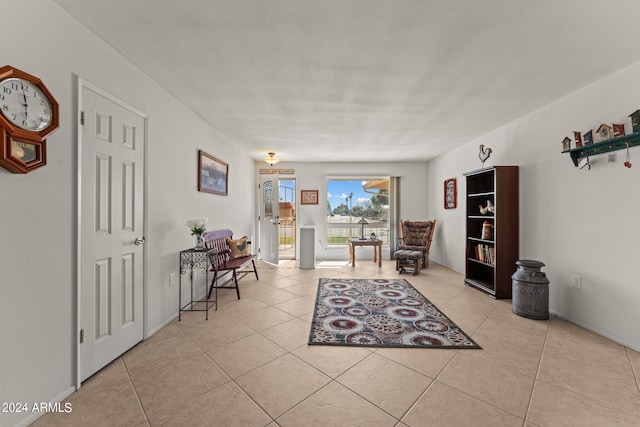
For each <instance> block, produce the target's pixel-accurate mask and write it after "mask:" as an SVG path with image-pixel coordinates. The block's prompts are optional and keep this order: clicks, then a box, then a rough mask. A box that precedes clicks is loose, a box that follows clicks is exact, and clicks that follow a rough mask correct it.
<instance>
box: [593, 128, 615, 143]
mask: <svg viewBox="0 0 640 427" xmlns="http://www.w3.org/2000/svg"><path fill="white" fill-rule="evenodd" d="M612 137H613V128H612V127H611V126H609V125H608V124H606V123H603V124H601V125H600V126H599V127H598V130H596V136H595V141H594V142H602V141H608V140H610V139H611V138H612Z"/></svg>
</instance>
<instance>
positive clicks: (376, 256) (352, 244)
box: [349, 239, 382, 267]
mask: <svg viewBox="0 0 640 427" xmlns="http://www.w3.org/2000/svg"><path fill="white" fill-rule="evenodd" d="M356 246H373V262H376V261H378V267H382V240H370V239H364V240H362V239H351V240H349V262H351V267H355V266H356Z"/></svg>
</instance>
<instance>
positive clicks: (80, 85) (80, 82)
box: [74, 75, 149, 390]
mask: <svg viewBox="0 0 640 427" xmlns="http://www.w3.org/2000/svg"><path fill="white" fill-rule="evenodd" d="M74 78H75V79H76V83H77V84H76V90H77V93H76V118H75V120H76V135H75V138H74V139H75V140H76V147H75V155H76V171H75V172H76V173H75V180H76V218H75V226H76V248H75V249H76V257H75V263H76V268H75V290H76V292H75V298H76V318H75V330H76V331H75V332H76V333H75V347H76V360H75V368H76V370H75V371H76V390H78V389H80V387H81V385H82V384H81V383H82V381H81V378H82V373H81V366H80V365H81V363H82V358H81V349H80V333H81V332H80V330H81V329H82V280H81V279H82V262H81V260H82V230H81V226H82V204H83V202H84V201H83V200H82V179H81V178H82V122H81V112H82V110H83V105H82V93H83V90H84V89H85V88H86V89H89V90H91V91H93V92H96V93H97V94H98V95H100V96H102V97H104V98H106V99H108V100H109V101H111V102H113V103H115V104H118V105H119V106H121V107H123V108H125V109H127V110H130V111H131V112H133V113H135V114H137V115H139V116H140V117H142V118H143V119H144V131H145V132H144V139H143V141H142V144H143V148H144V156H143V164H144V173H143V183H142V185H143V188H144V189H145V191H144V195H143V199H142V205H143V210H144V213H143V215H142V221H143V226H142V231H143V235H144V236H147V231H148V222H149V221H148V212H149V209H148V191H147V183H148V164H149V150H148V149H147V148H148V140H149V116H148V115H147V114H146V113H144V112H142V111H140V110H138V109H137V108H135V107H133V106H132V105H130V104H128V103H127V102H125V101H123V100H121V99H120V98H117V97H115V96H114V95H112V94H110V93H109V92H106V91H105V90H103V89H101V88H100V87H98V86H96V85H94V84H93V83H90V82H89V81H87V80H85V79H83V78H82V77H80V76H77V75H74ZM148 256H149V254H148V251H147V250H146V248H145V247H143V250H142V338H143V340H144V339H147V338H148V336H147V317H148V316H147V311H148V310H147V307H148V303H147V298H148V297H147V266H148Z"/></svg>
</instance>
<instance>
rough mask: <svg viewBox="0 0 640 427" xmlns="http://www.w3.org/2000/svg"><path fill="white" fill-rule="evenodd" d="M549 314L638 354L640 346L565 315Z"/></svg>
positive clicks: (552, 312)
mask: <svg viewBox="0 0 640 427" xmlns="http://www.w3.org/2000/svg"><path fill="white" fill-rule="evenodd" d="M549 312H550V313H551V314H553V315H555V316H557V317H559V318H561V319H562V320H566V321H567V322H570V323H573V324H574V325H577V326H580V327H581V328H584V329H586V330H587V331H591V332H593V333H594V334H598V335H600V336H601V337H604V338H606V339H608V340H611V341H613V342H615V343H618V344H620V345H623V346H625V347H627V348H630V349H631V350H633V351H638V352H640V346H638V345H636V344H633V343H630V342H627V341H626V340H623V339H622V338H620V337H617V336H615V335H611V334H609V333H607V332H605V331H601V330H600V329H598V328H594V327H593V326H591V325H588V324H586V323H583V322H579V321H577V320H575V319H572V318H570V317H569V316H566V315H565V314H563V313H558V312H556V311H551V310H550V311H549Z"/></svg>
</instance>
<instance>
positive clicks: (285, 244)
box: [278, 178, 297, 260]
mask: <svg viewBox="0 0 640 427" xmlns="http://www.w3.org/2000/svg"><path fill="white" fill-rule="evenodd" d="M278 188H279V192H278V193H279V198H280V200H279V203H278V215H279V217H280V218H279V223H280V224H279V225H280V227H279V233H278V234H279V236H278V243H279V244H278V258H279V259H280V260H292V259H296V241H297V238H296V180H295V178H289V179H279V180H278Z"/></svg>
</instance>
